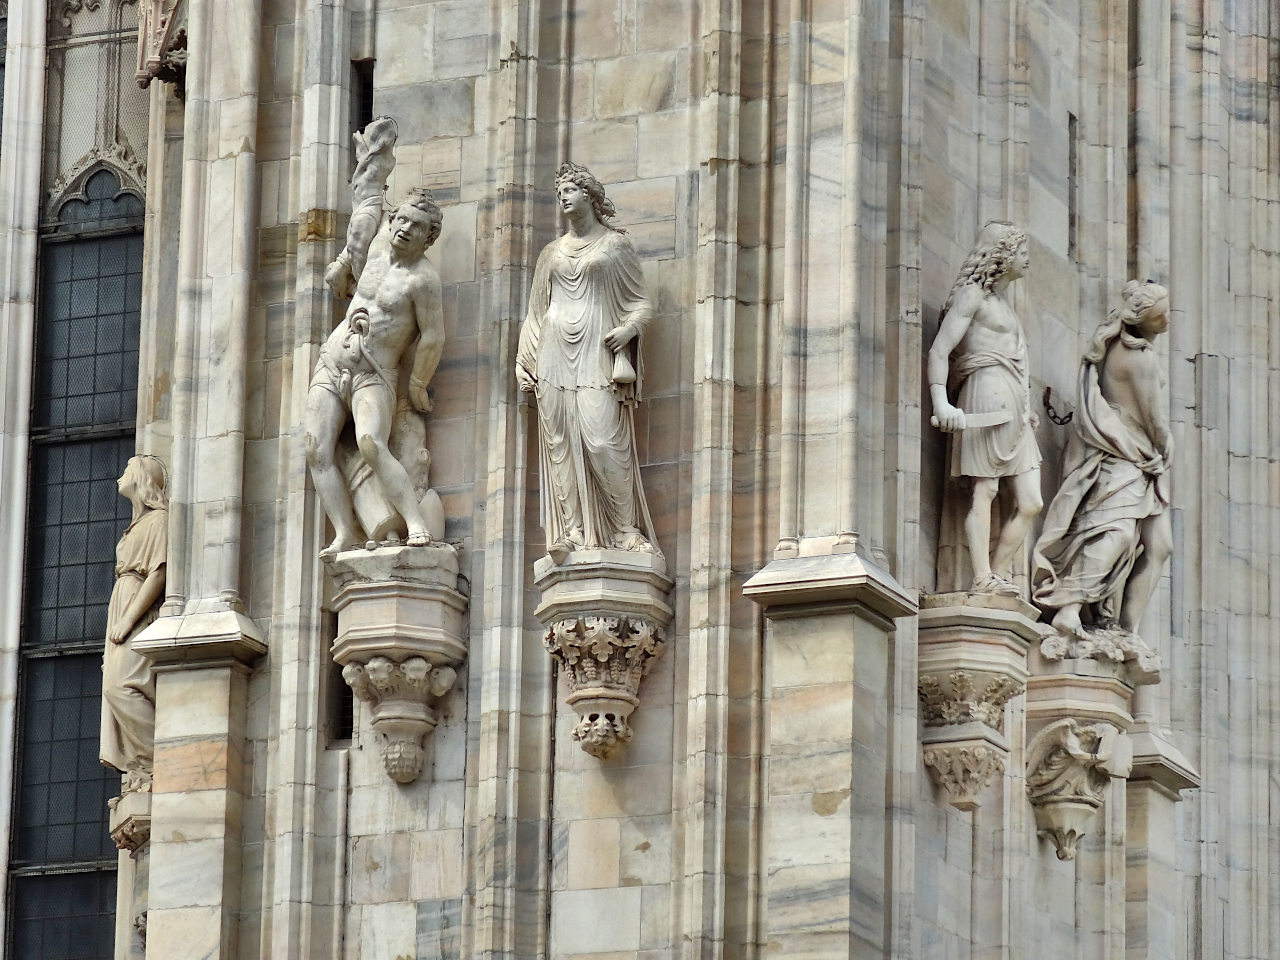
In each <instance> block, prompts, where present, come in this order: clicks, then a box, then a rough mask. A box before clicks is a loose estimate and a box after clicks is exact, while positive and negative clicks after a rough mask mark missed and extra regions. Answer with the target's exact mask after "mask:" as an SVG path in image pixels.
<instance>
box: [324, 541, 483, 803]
mask: <svg viewBox="0 0 1280 960" xmlns="http://www.w3.org/2000/svg"><path fill="white" fill-rule="evenodd" d="M325 566H326V568H327V569H328V571H329V574H330V576H332V577H333V580H334V584H335V586H336V588H337V589H336V592H335V594H334V602H333V606H334V609H335V610H336V611H337V614H338V639H337V640H336V641H334V644H333V659H334V661H335V662H336V663H339V664H341V665H342V676H343V679H344V680H346V681H347V683H348V684H349V685H350V687H351V689H352V691H353V692H354V693H355V695H356V696H357V697H358V698H359V699H361V700H362V701H364V702H365V703H368V704H369V705H370V707H371V713H372V715H373V729H374V731H375V732H376V733H377V734H378V735H379V737H380V738H381V740H382V763H383V766H384V767H385V769H386V771H387V776H389V777H391V779H393V780H395V781H396V782H397V783H412V782H413V781H414V780H416V779H417V778H418V775H419V774H420V773H421V772H422V767H423V763H424V762H425V758H426V751H425V750H424V748H423V739H424V737H426V735H427V734H429V733H430V732H431V731H432V730H434V729H435V727H436V721H437V718H436V710H435V708H436V702H437V700H438V699H439V698H440V697H442V696H444V695H445V694H446V693H448V692H449V690H450V689H451V688H452V687H453V682H454V680H455V678H456V677H457V669H458V667H460V666H461V665H462V664H463V662H464V661H465V660H466V659H467V639H466V629H465V619H466V611H467V600H466V598H465V597H464V596H463V595H462V594H461V593H460V592H459V591H458V554H457V551H456V550H455V549H454V548H453V547H452V546H450V545H449V544H443V543H432V544H429V545H427V546H425V547H409V546H395V547H379V548H377V549H375V550H347V551H345V552H343V553H340V554H338V555H337V556H336V557H334V558H333V559H331V560H327V561H326V562H325Z"/></svg>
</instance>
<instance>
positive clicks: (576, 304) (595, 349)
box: [516, 163, 660, 563]
mask: <svg viewBox="0 0 1280 960" xmlns="http://www.w3.org/2000/svg"><path fill="white" fill-rule="evenodd" d="M556 196H557V198H558V200H559V203H560V208H561V210H562V211H563V212H564V214H565V216H566V218H567V219H568V221H569V232H568V233H567V234H565V235H564V236H563V237H561V238H560V239H558V240H555V241H553V242H551V243H549V244H547V246H546V247H545V248H544V249H543V251H542V254H541V255H540V256H539V257H538V264H537V268H536V269H535V271H534V277H533V290H532V292H531V293H530V296H529V311H528V314H527V315H526V317H525V321H524V325H523V326H522V327H521V329H520V349H519V353H518V356H517V361H516V376H517V378H518V380H519V383H520V388H521V389H522V390H524V391H526V392H527V393H531V394H533V395H534V397H535V398H536V400H537V407H538V438H539V443H538V447H539V460H540V478H541V489H542V523H543V527H544V528H545V530H546V533H547V544H548V546H547V552H548V553H549V554H551V556H552V558H553V559H554V560H555V561H556V562H557V563H564V562H565V561H566V560H567V559H568V556H569V554H570V553H571V552H572V551H574V550H577V549H580V548H590V547H603V548H609V549H618V550H631V551H640V552H649V553H659V552H660V551H658V549H657V547H656V545H655V543H654V535H653V522H652V520H651V519H650V517H649V508H648V506H647V505H646V503H645V499H644V490H643V489H642V488H641V483H640V465H639V460H638V457H637V455H636V443H635V427H634V422H633V412H634V408H635V406H636V404H637V403H638V402H639V400H640V396H641V384H642V380H643V370H642V367H641V362H640V335H641V333H642V332H643V331H644V328H645V327H646V326H647V325H648V324H649V322H650V320H651V319H652V315H653V309H652V307H651V306H650V303H649V299H648V297H647V296H646V294H645V289H644V274H643V272H642V271H641V268H640V261H639V258H637V257H636V253H635V250H634V248H633V247H632V246H631V242H630V241H629V240H628V239H627V238H626V237H625V236H624V235H623V233H622V231H620V230H618V229H617V228H615V227H612V226H610V225H609V224H608V223H606V222H605V221H606V220H607V219H608V218H610V217H612V216H614V209H613V204H612V203H611V202H610V201H609V200H608V199H607V198H606V197H605V194H604V188H603V186H601V184H600V181H599V180H597V179H596V178H595V177H594V176H592V175H591V173H590V172H588V171H587V170H586V169H585V168H584V167H580V166H578V165H577V164H573V163H565V164H562V165H561V167H560V170H559V173H558V175H557V177H556Z"/></svg>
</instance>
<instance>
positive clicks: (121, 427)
mask: <svg viewBox="0 0 1280 960" xmlns="http://www.w3.org/2000/svg"><path fill="white" fill-rule="evenodd" d="M48 213H49V215H48V216H47V217H46V224H45V226H46V229H45V232H44V236H43V238H42V242H41V248H40V256H39V273H40V285H39V301H38V303H37V321H36V360H35V371H34V373H35V376H34V384H35V389H34V392H33V397H32V410H31V472H30V478H31V479H30V489H29V497H28V515H27V531H28V535H27V544H28V546H27V553H26V558H25V578H24V581H25V590H24V593H25V597H24V608H23V620H22V633H21V644H20V664H19V680H18V684H19V698H20V706H19V714H18V717H19V719H18V745H17V746H18V763H17V770H16V776H17V780H18V787H17V791H16V806H15V811H14V825H13V829H12V833H11V838H12V839H11V847H10V860H9V862H10V870H11V883H12V887H11V889H12V891H13V900H12V903H13V909H12V913H11V926H10V931H9V935H10V937H11V941H10V951H9V953H8V955H10V956H17V957H45V956H72V955H74V956H77V957H87V958H98V957H102V958H104V960H106V958H110V957H112V956H113V937H114V912H115V873H114V871H115V868H116V861H117V852H116V848H115V846H114V844H113V843H112V841H111V837H110V835H109V834H108V831H107V806H106V801H107V798H108V797H111V796H114V795H115V794H116V793H118V792H119V789H120V778H119V776H118V775H116V774H114V773H108V772H106V771H105V770H104V769H103V768H102V767H101V766H100V765H99V763H98V727H99V714H100V711H101V693H102V678H101V672H100V666H99V665H100V663H101V659H102V644H103V642H104V637H105V634H106V619H107V602H108V600H109V599H110V596H111V588H112V585H113V583H114V575H115V571H114V557H115V544H116V541H117V540H118V539H119V537H120V534H121V532H122V531H123V529H124V527H125V526H126V525H127V524H128V523H129V519H130V506H129V503H128V502H127V501H126V500H124V499H123V498H122V497H119V496H117V495H116V491H115V485H114V483H113V482H112V481H114V480H115V478H116V477H118V476H119V475H120V472H121V471H122V470H123V468H124V465H125V463H126V462H127V461H128V459H129V457H130V456H132V455H133V452H134V422H135V419H136V415H137V388H138V335H139V317H140V308H141V299H142V220H143V203H142V200H141V199H140V198H139V197H138V195H137V194H136V193H134V192H132V191H130V190H126V189H122V187H121V177H120V176H119V175H118V174H117V172H116V171H115V170H113V169H112V168H111V167H109V166H107V165H99V166H98V167H97V168H96V169H93V168H92V167H91V168H89V169H88V170H86V171H85V172H84V174H83V175H81V176H79V177H77V178H76V179H75V180H74V181H73V182H72V185H71V187H70V189H68V190H66V191H65V192H64V193H63V194H62V195H61V197H60V198H59V200H58V205H57V207H56V209H53V210H50V211H48ZM72 931H74V938H75V952H74V954H73V953H64V952H59V951H60V950H62V949H63V947H62V946H61V945H63V944H64V941H66V939H67V937H68V936H69V935H71V932H72Z"/></svg>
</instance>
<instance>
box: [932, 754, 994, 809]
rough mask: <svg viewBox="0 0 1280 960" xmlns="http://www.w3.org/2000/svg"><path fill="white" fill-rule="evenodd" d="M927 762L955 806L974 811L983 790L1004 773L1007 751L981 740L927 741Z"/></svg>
mask: <svg viewBox="0 0 1280 960" xmlns="http://www.w3.org/2000/svg"><path fill="white" fill-rule="evenodd" d="M924 763H925V766H926V767H927V768H928V769H929V773H930V775H931V776H932V777H933V779H934V781H935V782H937V783H938V785H939V786H941V787H942V788H943V789H944V790H945V791H946V793H947V799H948V801H949V802H950V803H951V805H952V806H954V807H957V808H959V809H961V810H974V809H977V807H978V803H979V801H978V796H979V795H980V794H981V793H982V791H983V790H985V789H986V788H987V787H989V786H990V785H991V783H992V781H993V780H995V778H996V777H998V776H1001V775H1002V774H1003V773H1004V767H1005V752H1004V751H1002V750H998V749H996V748H995V747H993V746H991V745H990V744H987V743H982V742H978V743H969V742H960V743H936V744H928V745H926V746H925V748H924Z"/></svg>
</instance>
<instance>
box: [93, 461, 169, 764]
mask: <svg viewBox="0 0 1280 960" xmlns="http://www.w3.org/2000/svg"><path fill="white" fill-rule="evenodd" d="M164 487H165V475H164V466H163V465H162V464H161V463H160V461H159V460H158V459H156V458H155V457H148V456H140V457H133V458H131V459H130V460H129V463H128V464H127V465H126V466H125V468H124V473H122V474H121V475H120V479H119V480H117V481H116V488H117V489H118V490H119V491H120V496H122V497H124V498H126V499H127V500H128V501H129V502H130V503H132V504H133V520H132V522H131V523H130V524H129V526H128V527H126V528H125V531H124V535H123V536H121V538H120V542H119V543H118V544H116V583H115V587H114V588H113V589H112V591H111V601H110V603H109V605H108V606H107V644H106V649H105V650H104V651H103V654H102V725H101V740H100V745H99V751H98V756H99V758H100V759H101V761H102V763H103V764H105V765H106V766H109V767H114V768H115V769H116V770H119V771H120V772H121V773H124V774H126V775H134V776H138V775H141V776H143V777H144V778H145V777H146V776H147V775H149V773H150V770H151V763H152V751H153V743H154V739H155V726H156V707H155V696H156V682H155V677H154V676H153V675H152V672H151V661H150V660H148V659H147V658H146V657H144V656H142V655H141V654H139V653H136V652H135V651H134V649H133V638H134V637H135V636H137V635H138V634H139V633H141V632H142V629H143V628H144V627H146V626H147V625H148V624H149V623H151V622H152V621H153V620H155V618H156V616H157V615H158V614H159V612H160V603H161V601H162V600H163V599H164V580H165V564H166V561H167V558H168V552H169V499H168V497H167V496H165V492H164Z"/></svg>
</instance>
